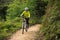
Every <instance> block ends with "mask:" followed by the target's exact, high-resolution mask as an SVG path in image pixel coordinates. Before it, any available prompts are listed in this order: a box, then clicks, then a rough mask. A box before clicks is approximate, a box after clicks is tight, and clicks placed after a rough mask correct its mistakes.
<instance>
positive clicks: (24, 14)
mask: <svg viewBox="0 0 60 40" xmlns="http://www.w3.org/2000/svg"><path fill="white" fill-rule="evenodd" d="M21 16H24V17H25V18H30V12H29V11H23V13H22V14H21Z"/></svg>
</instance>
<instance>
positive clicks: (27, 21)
mask: <svg viewBox="0 0 60 40" xmlns="http://www.w3.org/2000/svg"><path fill="white" fill-rule="evenodd" d="M26 24H27V28H29V18H26Z"/></svg>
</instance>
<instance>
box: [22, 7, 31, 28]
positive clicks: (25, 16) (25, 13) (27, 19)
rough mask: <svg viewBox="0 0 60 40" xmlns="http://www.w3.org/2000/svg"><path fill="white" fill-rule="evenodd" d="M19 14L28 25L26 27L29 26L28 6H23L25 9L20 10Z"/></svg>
mask: <svg viewBox="0 0 60 40" xmlns="http://www.w3.org/2000/svg"><path fill="white" fill-rule="evenodd" d="M21 16H23V17H24V18H25V20H26V24H27V25H28V26H27V28H29V18H30V11H29V8H28V7H25V10H24V11H23V12H22V14H21Z"/></svg>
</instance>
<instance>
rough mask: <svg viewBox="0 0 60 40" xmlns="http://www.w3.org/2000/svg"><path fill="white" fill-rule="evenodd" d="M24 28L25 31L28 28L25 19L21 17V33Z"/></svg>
mask: <svg viewBox="0 0 60 40" xmlns="http://www.w3.org/2000/svg"><path fill="white" fill-rule="evenodd" d="M24 30H25V31H26V32H27V30H28V24H27V23H26V19H25V18H24V17H23V18H22V34H24Z"/></svg>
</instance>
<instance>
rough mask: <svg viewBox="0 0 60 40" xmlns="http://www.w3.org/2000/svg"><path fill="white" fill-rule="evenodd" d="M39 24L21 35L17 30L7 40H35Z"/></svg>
mask: <svg viewBox="0 0 60 40" xmlns="http://www.w3.org/2000/svg"><path fill="white" fill-rule="evenodd" d="M39 27H40V24H36V25H34V26H32V27H30V28H29V29H28V32H24V34H22V32H21V31H22V30H18V31H17V32H16V33H15V34H13V35H12V36H11V38H10V39H9V40H34V39H35V38H36V33H37V32H38V31H39Z"/></svg>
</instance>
